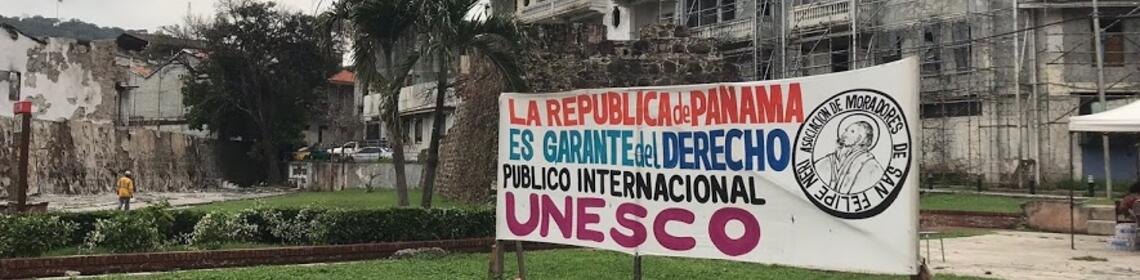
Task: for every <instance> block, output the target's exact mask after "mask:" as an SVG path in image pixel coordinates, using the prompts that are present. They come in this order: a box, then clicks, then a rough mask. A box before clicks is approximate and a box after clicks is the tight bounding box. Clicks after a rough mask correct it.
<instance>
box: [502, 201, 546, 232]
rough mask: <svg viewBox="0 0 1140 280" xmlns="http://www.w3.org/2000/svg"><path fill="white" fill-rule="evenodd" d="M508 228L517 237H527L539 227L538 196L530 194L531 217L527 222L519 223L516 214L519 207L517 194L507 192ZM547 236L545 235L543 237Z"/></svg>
mask: <svg viewBox="0 0 1140 280" xmlns="http://www.w3.org/2000/svg"><path fill="white" fill-rule="evenodd" d="M506 198H507V228H508V229H510V230H511V234H514V235H515V236H527V235H528V234H530V233H532V232H534V229H535V228H536V227H538V220H539V216H538V207H535V206H538V195H537V194H533V193H532V194H530V207H529V208H530V215H528V217H529V218H528V219H527V221H526V222H519V219H518V215H517V214H516V213H515V212H516V210H515V209H517V208H518V207H516V206H515V194H514V193H512V192H507V197H506ZM543 236H545V234H544V235H543Z"/></svg>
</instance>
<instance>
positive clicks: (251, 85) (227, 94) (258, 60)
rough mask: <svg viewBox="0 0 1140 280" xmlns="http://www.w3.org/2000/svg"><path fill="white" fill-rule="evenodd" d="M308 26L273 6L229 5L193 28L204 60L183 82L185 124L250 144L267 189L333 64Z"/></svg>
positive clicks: (321, 37) (319, 35) (324, 38)
mask: <svg viewBox="0 0 1140 280" xmlns="http://www.w3.org/2000/svg"><path fill="white" fill-rule="evenodd" d="M316 23H317V20H316V18H314V17H312V16H306V15H303V14H300V13H294V12H288V11H284V10H280V9H277V8H276V4H275V3H273V2H258V1H252V0H230V1H224V2H223V3H222V5H220V6H219V11H218V13H217V15H216V16H215V17H214V19H213V21H212V22H210V23H208V24H207V25H206V26H204V27H202V28H201V29H200V30H199V33H200V34H198V36H199V37H200V38H202V39H203V40H205V41H206V46H207V47H206V51H207V53H208V58H207V59H206V60H205V61H203V63H202V65H200V69H201V73H199V74H198V75H190V76H188V77H187V83H186V86H185V87H184V89H183V103H184V104H186V105H187V106H188V107H189V111H188V112H187V115H186V118H187V121H188V122H189V124H190V125H191V127H193V128H195V129H202V128H203V127H205V128H206V129H209V130H210V131H211V132H212V133H214V134H216V135H218V136H219V138H221V139H233V138H237V137H240V138H241V139H243V140H246V141H253V142H254V143H255V145H254V148H253V151H251V154H253V155H255V158H257V159H259V160H261V161H262V162H264V166H265V168H266V169H265V172H266V175H267V177H268V179H269V182H271V183H277V182H280V181H281V170H280V169H279V168H278V164H279V162H278V159H279V151H280V150H281V149H282V148H288V147H289V146H290V145H293V144H296V143H299V138H300V135H301V130H302V129H303V128H304V126H305V122H306V120H307V116H308V115H309V114H310V112H311V108H312V106H311V105H312V104H313V103H314V100H315V99H316V98H318V95H317V94H316V93H315V92H316V91H315V89H316V88H318V87H320V86H323V85H325V83H326V79H327V78H328V76H329V75H331V74H332V73H333V71H335V70H336V68H337V66H338V64H339V59H338V58H339V56H338V55H337V54H336V53H335V51H332V50H333V49H331V48H325V47H323V46H326V45H328V43H327V42H331V41H332V39H331V36H329V34H328V32H322V31H321V30H320V28H318V27H317V24H316Z"/></svg>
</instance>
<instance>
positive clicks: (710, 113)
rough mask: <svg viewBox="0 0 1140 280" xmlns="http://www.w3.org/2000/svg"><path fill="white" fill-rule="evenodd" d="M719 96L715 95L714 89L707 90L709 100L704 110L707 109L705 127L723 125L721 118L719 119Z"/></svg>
mask: <svg viewBox="0 0 1140 280" xmlns="http://www.w3.org/2000/svg"><path fill="white" fill-rule="evenodd" d="M719 95H720V94H719V93H717V90H716V88H710V89H709V95H708V98H709V100H708V103H707V106H706V107H705V108H707V109H706V112H707V113H706V115H707V117H705V125H710V124H722V123H724V119H721V117H720V96H719Z"/></svg>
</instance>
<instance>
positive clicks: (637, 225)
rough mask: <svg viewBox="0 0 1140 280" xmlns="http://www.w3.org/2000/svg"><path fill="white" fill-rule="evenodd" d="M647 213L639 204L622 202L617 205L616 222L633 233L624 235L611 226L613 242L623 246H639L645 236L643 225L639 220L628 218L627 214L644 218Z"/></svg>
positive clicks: (643, 241)
mask: <svg viewBox="0 0 1140 280" xmlns="http://www.w3.org/2000/svg"><path fill="white" fill-rule="evenodd" d="M647 214H648V213H647V211H646V210H645V207H641V205H637V204H633V203H623V204H622V205H620V206H618V207H617V217H616V218H617V223H618V224H619V225H621V226H623V227H625V228H626V229H629V231H632V232H633V234H631V235H625V234H623V233H621V232H620V231H618V230H617V229H616V228H612V229H610V237H611V238H613V239H614V242H617V244H618V245H621V246H622V247H625V248H636V247H637V246H641V244H642V243H645V238H646V236H647V235H646V233H645V225H642V224H641V222H638V221H637V220H635V219H632V218H628V217H627V215H633V216H634V217H637V218H638V219H642V218H645V216H646V215H647Z"/></svg>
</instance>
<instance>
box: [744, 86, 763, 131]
mask: <svg viewBox="0 0 1140 280" xmlns="http://www.w3.org/2000/svg"><path fill="white" fill-rule="evenodd" d="M753 98H755V97H753V96H752V88H750V87H741V88H740V118H741V119H742V120H743V121H745V122H748V123H760V122H759V121H758V120H757V119H756V100H755V99H753Z"/></svg>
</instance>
